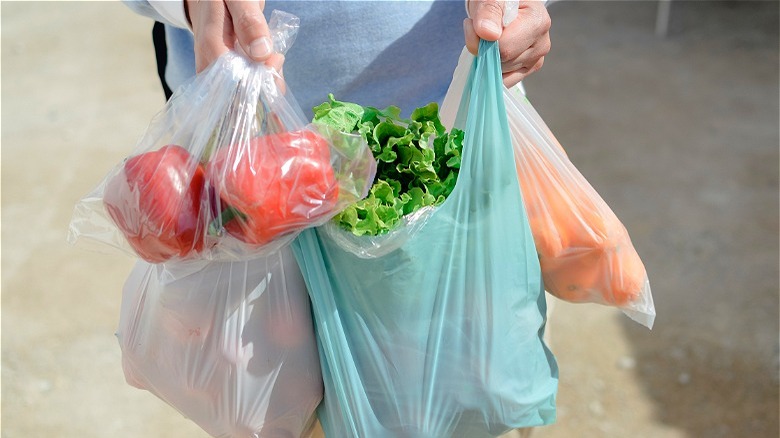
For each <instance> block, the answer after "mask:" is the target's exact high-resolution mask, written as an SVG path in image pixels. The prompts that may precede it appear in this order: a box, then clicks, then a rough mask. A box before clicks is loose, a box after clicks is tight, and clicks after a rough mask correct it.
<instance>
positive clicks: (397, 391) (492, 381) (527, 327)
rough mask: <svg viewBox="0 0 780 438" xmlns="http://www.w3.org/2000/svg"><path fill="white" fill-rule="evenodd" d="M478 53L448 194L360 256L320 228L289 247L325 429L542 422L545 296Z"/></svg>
mask: <svg viewBox="0 0 780 438" xmlns="http://www.w3.org/2000/svg"><path fill="white" fill-rule="evenodd" d="M480 51H481V52H480V53H481V54H480V56H479V57H478V58H477V60H476V62H475V64H474V66H473V68H472V77H471V79H469V81H468V83H467V84H466V90H467V91H468V92H469V93H470V95H469V96H466V97H465V98H464V99H463V103H462V111H461V113H462V114H463V115H464V118H463V119H462V120H461V123H459V124H458V126H459V127H460V128H463V127H464V126H465V131H466V137H465V140H464V146H463V157H462V163H461V167H460V173H459V176H458V180H457V183H456V185H455V188H454V190H453V191H452V193H451V194H450V195H449V197H448V198H447V199H446V200H445V201H444V202H443V203H442V204H441V205H440V206H438V207H436V208H435V209H434V210H433V211H432V212H430V213H429V214H428V216H427V217H426V218H425V220H424V221H423V222H422V223H421V224H420V225H419V227H414V228H413V229H411V230H410V233H411V234H410V235H408V236H406V235H404V236H402V238H400V239H399V240H398V241H397V242H395V243H394V245H393V246H392V247H391V249H390V250H389V251H383V252H382V253H381V254H373V256H371V257H364V256H363V254H362V253H361V252H359V251H357V252H356V251H355V248H354V245H355V242H356V240H355V239H351V240H350V242H349V244H348V245H344V242H343V240H341V239H337V238H334V236H333V234H334V233H337V232H339V230H334V229H326V227H318V228H315V229H308V230H305V231H304V232H302V233H301V234H300V235H299V236H298V237H297V238H296V240H295V241H294V242H293V251H294V253H295V257H296V259H297V260H298V263H299V265H300V266H301V271H302V272H303V275H304V278H305V279H306V282H307V286H308V287H309V294H310V298H311V301H312V308H313V311H314V315H315V318H314V320H315V330H316V332H317V338H318V345H319V349H320V363H321V366H322V370H323V380H324V383H325V394H326V396H325V398H324V400H323V403H322V404H321V406H320V408H318V417H319V419H320V422H321V423H322V426H323V430H324V431H325V434H326V436H334V437H343V438H347V437H361V438H362V437H389V436H408V437H418V438H419V437H430V438H441V437H464V438H466V437H467V438H479V437H488V436H497V435H500V434H501V433H504V432H506V431H507V430H509V429H512V428H517V427H526V426H535V425H542V424H548V423H551V422H553V421H554V418H555V394H556V390H557V365H556V363H555V359H554V358H553V356H552V354H551V352H550V351H549V349H548V348H547V347H546V346H545V344H544V341H543V340H542V334H543V332H544V325H545V308H546V302H545V294H544V290H543V287H542V282H541V272H540V268H539V263H538V259H537V256H536V251H535V249H534V243H533V238H532V236H531V232H530V229H529V228H528V225H527V223H526V221H525V213H524V211H523V206H522V201H521V198H520V193H519V190H518V189H517V184H518V182H517V173H516V171H515V169H514V164H513V159H512V157H513V152H512V146H511V142H510V140H509V130H508V125H507V121H506V117H505V114H506V111H505V110H504V108H503V101H502V97H501V96H502V95H501V89H502V88H503V87H502V86H501V71H500V61H499V55H498V46H497V44H496V43H486V42H484V41H483V42H482V43H481V48H480ZM466 109H468V111H466ZM466 113H468V118H467V119H466V117H465V114H466ZM518 221H519V222H520V224H521V226H520V227H518ZM507 230H512V232H507ZM341 232H342V233H345V234H346V233H348V232H347V231H341ZM352 237H354V236H352ZM365 247H366V249H367V251H373V250H374V249H376V242H375V241H374V240H373V239H371V238H369V239H368V240H367V241H366V243H365ZM380 247H381V246H380ZM518 266H521V267H522V269H517V267H518Z"/></svg>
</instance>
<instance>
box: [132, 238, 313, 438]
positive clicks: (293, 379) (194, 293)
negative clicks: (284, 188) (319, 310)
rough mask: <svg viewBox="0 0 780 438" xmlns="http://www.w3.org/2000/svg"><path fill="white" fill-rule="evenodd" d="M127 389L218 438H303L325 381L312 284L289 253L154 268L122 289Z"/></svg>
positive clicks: (144, 267)
mask: <svg viewBox="0 0 780 438" xmlns="http://www.w3.org/2000/svg"><path fill="white" fill-rule="evenodd" d="M117 337H118V339H119V344H120V347H121V350H122V365H123V369H124V373H125V378H126V380H127V382H128V383H129V384H131V385H133V386H135V387H137V388H140V389H145V390H148V391H149V392H151V393H153V394H154V395H156V396H157V397H159V398H160V399H162V400H163V401H165V402H166V403H168V404H169V405H171V406H172V407H174V408H175V409H176V410H178V411H179V412H180V413H181V414H182V415H184V416H185V417H187V418H189V419H191V420H192V421H194V422H195V423H197V424H198V425H199V426H200V427H201V428H203V430H205V431H206V432H207V433H209V434H210V435H211V436H215V437H231V438H259V437H282V436H283V437H300V436H303V435H304V434H305V433H306V432H307V431H308V430H310V428H311V426H312V425H313V421H314V411H315V408H316V407H317V405H318V404H319V402H320V400H321V398H322V390H323V387H322V379H321V373H320V367H319V360H318V357H317V346H316V342H315V338H314V329H313V327H312V320H311V310H310V307H309V301H308V297H307V294H306V289H305V284H304V281H303V278H302V277H301V273H300V270H299V269H298V266H297V264H296V262H295V259H294V258H293V256H292V253H291V251H290V249H289V248H285V249H283V250H281V251H278V252H276V253H274V254H272V255H269V256H266V257H262V258H258V259H255V260H251V261H244V262H209V263H205V262H199V261H195V262H184V263H178V264H177V263H167V264H154V265H152V264H147V263H145V262H142V261H139V262H138V263H137V264H136V266H135V268H134V270H133V271H132V272H131V274H130V276H129V278H128V280H127V282H126V284H125V288H124V292H123V298H122V308H121V315H120V322H119V328H118V330H117Z"/></svg>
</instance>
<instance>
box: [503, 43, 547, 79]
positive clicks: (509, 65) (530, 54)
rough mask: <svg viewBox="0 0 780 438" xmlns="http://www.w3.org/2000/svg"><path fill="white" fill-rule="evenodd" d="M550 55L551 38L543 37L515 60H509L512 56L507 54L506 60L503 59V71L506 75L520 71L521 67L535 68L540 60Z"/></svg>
mask: <svg viewBox="0 0 780 438" xmlns="http://www.w3.org/2000/svg"><path fill="white" fill-rule="evenodd" d="M499 48H500V43H499ZM548 53H550V38H549V36H543V37H542V38H540V39H539V40H538V41H536V42H535V43H534V44H533V45H531V47H529V48H528V49H526V50H525V51H524V52H522V53H520V55H518V56H515V57H514V58H509V56H511V55H509V54H508V52H505V53H504V57H505V58H504V59H502V62H501V71H503V72H505V73H506V72H510V71H514V70H518V69H520V68H521V67H528V66H533V65H535V64H536V62H537V61H539V59H540V58H542V57H544V56H546V55H547V54H548Z"/></svg>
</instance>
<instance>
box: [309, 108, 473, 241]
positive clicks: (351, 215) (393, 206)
mask: <svg viewBox="0 0 780 438" xmlns="http://www.w3.org/2000/svg"><path fill="white" fill-rule="evenodd" d="M313 111H314V119H313V122H314V123H321V124H325V125H328V126H330V127H332V128H335V129H338V130H339V131H341V132H345V133H355V134H360V135H361V136H362V137H363V139H365V140H366V142H367V143H368V146H369V148H370V149H371V151H372V153H373V155H374V158H376V161H377V173H376V179H375V181H374V184H373V186H372V187H371V189H370V191H369V194H368V196H367V197H365V198H364V199H361V200H360V201H357V202H355V203H353V204H352V205H350V206H348V207H347V208H346V209H344V210H343V211H342V212H341V213H339V214H338V215H336V216H335V217H334V218H333V220H334V221H336V223H338V224H339V226H340V227H342V228H343V229H345V230H348V231H350V232H352V233H353V234H355V235H357V236H366V235H367V236H377V235H380V234H384V233H387V232H388V231H390V230H392V229H393V228H395V227H397V226H398V225H400V224H401V221H402V218H403V217H404V216H406V215H408V214H411V213H413V212H415V211H417V210H419V209H420V208H423V207H428V206H437V205H440V204H441V203H442V202H444V200H445V199H447V196H449V194H450V193H452V190H453V189H454V188H455V182H456V181H457V177H458V170H459V169H460V159H461V153H462V150H463V131H461V130H459V129H452V130H451V131H450V132H447V131H446V128H445V127H444V125H442V123H441V120H440V118H439V106H438V105H437V104H436V103H429V104H428V105H426V106H424V107H420V108H417V109H415V110H414V111H413V112H412V114H411V117H410V118H408V119H404V118H402V117H401V110H400V109H399V108H398V107H395V106H390V107H387V108H385V109H382V110H380V109H377V108H373V107H363V106H360V105H358V104H355V103H350V102H340V101H338V100H336V99H335V98H334V97H333V95H332V94H331V95H329V96H328V101H327V102H325V103H323V104H321V105H318V106H316V107H315V108H314V109H313Z"/></svg>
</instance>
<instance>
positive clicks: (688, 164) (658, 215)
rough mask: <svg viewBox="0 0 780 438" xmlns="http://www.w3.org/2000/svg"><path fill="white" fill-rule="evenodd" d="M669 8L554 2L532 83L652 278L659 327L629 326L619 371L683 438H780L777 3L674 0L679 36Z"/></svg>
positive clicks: (537, 100)
mask: <svg viewBox="0 0 780 438" xmlns="http://www.w3.org/2000/svg"><path fill="white" fill-rule="evenodd" d="M605 8H607V9H609V12H607V13H605V12H604V9H605ZM655 8H656V4H655V2H581V3H576V2H561V3H558V4H554V5H552V6H551V7H550V12H551V15H552V18H553V51H552V52H551V54H550V56H549V57H548V62H547V63H546V64H545V68H544V69H543V73H540V74H539V75H537V76H535V77H533V78H532V79H529V81H527V82H528V84H527V87H528V89H529V93H530V94H531V96H532V100H533V102H534V104H535V105H536V107H537V109H538V110H539V111H540V113H542V115H543V116H544V117H545V119H546V120H547V122H548V124H549V125H550V126H551V128H552V130H553V132H555V133H556V135H557V136H558V138H559V140H560V141H561V143H562V144H563V145H564V146H566V147H567V148H568V151H569V154H570V156H572V159H573V161H574V162H575V164H576V165H577V166H578V167H579V168H580V170H581V171H582V172H583V174H585V176H586V177H587V178H588V179H589V180H590V182H591V183H592V184H593V185H594V186H595V187H596V189H597V190H599V192H600V193H601V195H602V196H603V197H604V198H605V200H606V201H607V202H608V204H610V205H611V206H612V208H613V209H614V210H615V212H616V213H617V214H618V216H619V217H620V218H621V219H622V220H623V221H624V223H625V225H626V226H627V228H628V230H629V232H630V233H631V236H632V239H633V241H634V244H635V246H636V247H637V249H638V251H639V253H640V255H642V257H643V259H644V261H645V264H646V265H647V268H648V271H649V273H650V277H651V283H652V286H653V295H654V297H655V304H656V308H657V311H658V318H657V321H656V326H655V329H654V330H653V331H648V330H646V329H644V328H643V327H640V326H638V325H636V324H635V323H633V322H631V321H630V320H628V319H627V318H622V319H621V322H620V324H621V326H622V327H623V334H624V337H625V339H626V342H627V343H628V344H629V346H630V353H629V354H627V355H625V356H624V357H622V358H621V359H620V361H619V362H618V363H617V364H616V365H615V367H614V371H612V372H615V373H617V372H625V371H627V372H630V373H632V374H633V375H634V377H635V379H636V380H637V381H638V382H639V385H640V387H641V388H642V391H643V393H644V396H645V397H646V398H647V399H648V400H650V401H651V402H652V405H653V409H652V410H653V412H652V415H653V416H654V417H655V418H656V419H657V421H658V422H660V423H661V424H663V425H665V426H666V427H668V430H669V431H671V430H673V431H675V433H676V435H674V434H673V436H689V437H708V438H710V437H766V438H774V437H777V436H778V383H779V379H778V365H780V361H779V360H778V354H779V353H778V308H779V306H778V290H779V287H778V264H779V261H778V228H779V226H778V146H779V145H780V139H778V116H779V114H778V51H777V48H778V18H779V17H778V3H777V2H768V1H760V2H748V1H739V2H735V1H730V2H678V1H675V2H673V5H672V14H671V22H670V32H669V35H668V36H667V37H666V38H664V39H659V38H656V37H655V36H654V35H653V24H654V19H655ZM561 87H563V90H562V89H561ZM554 89H557V91H554V92H553V91H551V90H554ZM562 95H563V96H567V95H568V96H571V98H572V99H576V101H571V102H567V101H565V100H561V99H560V97H561V96H562ZM553 98H555V99H553ZM572 108H574V109H572ZM553 317H554V318H555V315H554V316H553ZM557 323H558V324H563V325H566V324H574V323H570V322H560V321H557ZM596 335H598V334H596ZM553 337H554V340H553V343H554V344H553V345H554V346H555V345H556V344H555V342H556V341H562V342H567V341H566V340H561V339H560V338H559V339H557V340H556V339H555V336H553ZM568 342H571V341H570V340H569V341H568ZM564 345H566V344H564ZM561 354H562V355H563V357H564V358H565V360H564V364H563V366H564V368H565V367H566V366H567V363H566V360H570V361H576V360H577V358H567V357H566V353H565V352H562V353H561ZM579 359H581V360H586V358H579ZM585 375H587V374H585ZM580 383H582V382H579V383H578V384H580ZM578 384H574V385H572V386H574V387H576V386H577V385H578ZM569 389H570V387H569V386H567V384H566V377H565V375H564V374H563V372H562V390H564V391H565V390H569ZM561 397H562V400H563V399H566V397H567V395H566V394H562V395H561ZM583 399H585V400H587V396H583ZM599 403H601V404H599V405H596V407H595V408H594V407H593V406H591V408H590V411H591V413H592V414H593V413H594V412H595V413H598V412H597V411H598V410H599V406H602V404H603V405H604V406H607V405H608V403H609V401H604V400H601V401H600V402H599ZM612 406H616V407H617V408H618V409H620V406H619V403H617V404H613V405H612ZM563 407H564V409H566V408H567V407H566V406H565V404H564V406H563ZM569 409H576V408H571V407H569ZM565 412H566V411H565V410H564V414H565ZM585 412H586V413H587V412H588V410H586V411H585ZM608 415H614V413H610V414H608ZM594 416H595V415H594ZM587 430H590V429H587ZM615 430H616V429H614V428H612V429H610V428H609V427H606V428H602V429H601V430H600V431H596V430H595V429H593V430H590V432H582V430H581V431H580V433H578V435H576V436H584V435H587V436H616V437H617V436H624V435H622V433H620V432H615ZM617 430H620V429H617ZM623 430H624V431H630V430H631V428H630V427H628V428H627V429H623ZM670 433H671V432H670ZM583 434H584V435H583ZM545 436H547V435H545ZM555 436H558V435H555ZM561 436H563V435H561ZM572 436H575V435H572ZM643 436H644V435H643ZM653 436H655V435H653ZM664 436H666V435H664ZM670 436H672V435H670Z"/></svg>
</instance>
